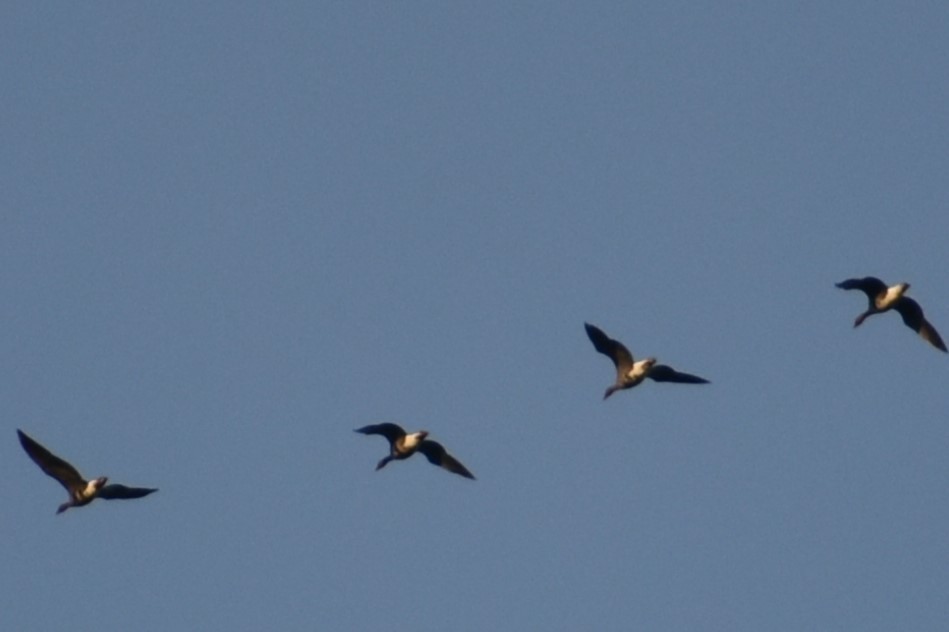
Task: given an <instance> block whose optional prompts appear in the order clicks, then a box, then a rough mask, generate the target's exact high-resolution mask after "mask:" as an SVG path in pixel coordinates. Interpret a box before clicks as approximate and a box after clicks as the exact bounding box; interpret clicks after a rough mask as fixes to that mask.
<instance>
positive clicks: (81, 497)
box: [16, 428, 158, 514]
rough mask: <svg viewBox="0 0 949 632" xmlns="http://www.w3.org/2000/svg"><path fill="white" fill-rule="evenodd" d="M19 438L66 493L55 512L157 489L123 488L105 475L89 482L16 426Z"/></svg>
mask: <svg viewBox="0 0 949 632" xmlns="http://www.w3.org/2000/svg"><path fill="white" fill-rule="evenodd" d="M16 433H17V435H18V436H19V437H20V445H22V446H23V449H24V450H26V453H27V454H28V455H29V457H30V458H31V459H33V462H34V463H36V464H37V465H39V466H40V469H41V470H43V471H44V472H46V473H47V474H48V475H49V476H51V477H53V478H55V479H56V480H57V481H59V484H60V485H62V486H63V487H65V488H66V491H67V492H69V500H68V501H66V502H64V503H63V504H62V505H60V506H59V509H58V510H57V511H56V513H58V514H61V513H63V512H64V511H66V510H67V509H69V508H70V507H82V506H83V505H88V504H89V503H91V502H92V501H93V500H95V499H96V498H104V499H105V500H116V499H120V500H126V499H129V498H141V497H142V496H148V495H149V494H151V493H152V492H157V491H158V490H157V489H150V488H145V487H126V486H125V485H117V484H115V483H113V484H112V485H106V482H107V481H108V480H109V479H108V478H107V477H105V476H100V477H99V478H94V479H92V480H91V481H87V480H86V479H84V478H83V477H82V476H81V475H80V474H79V472H78V471H77V470H76V468H74V467H73V466H72V465H70V464H69V463H67V462H66V461H64V460H63V459H61V458H59V457H58V456H56V455H55V454H53V453H52V452H50V451H49V450H47V449H46V448H44V447H43V446H41V445H40V444H39V443H37V442H36V441H35V440H34V439H32V438H31V437H30V436H29V435H27V434H26V433H25V432H23V431H22V430H20V429H19V428H18V429H17V431H16Z"/></svg>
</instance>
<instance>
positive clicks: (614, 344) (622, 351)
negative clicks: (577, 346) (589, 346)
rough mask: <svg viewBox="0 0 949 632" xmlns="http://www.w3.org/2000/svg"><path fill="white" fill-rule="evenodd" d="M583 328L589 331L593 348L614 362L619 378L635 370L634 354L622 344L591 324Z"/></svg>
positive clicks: (586, 324) (584, 324)
mask: <svg viewBox="0 0 949 632" xmlns="http://www.w3.org/2000/svg"><path fill="white" fill-rule="evenodd" d="M583 327H584V328H585V329H586V330H587V337H589V338H590V342H592V343H593V348H594V349H596V350H597V351H599V352H600V353H602V354H603V355H605V356H607V357H608V358H609V359H610V360H612V361H613V364H614V365H615V366H616V374H617V375H618V376H624V375H626V374H627V373H628V372H629V370H630V369H631V368H633V354H632V353H630V352H629V349H627V348H626V347H625V346H624V345H623V343H622V342H620V341H618V340H613V339H612V338H610V337H609V336H607V335H606V334H605V333H603V330H602V329H600V328H599V327H596V326H594V325H591V324H590V323H583Z"/></svg>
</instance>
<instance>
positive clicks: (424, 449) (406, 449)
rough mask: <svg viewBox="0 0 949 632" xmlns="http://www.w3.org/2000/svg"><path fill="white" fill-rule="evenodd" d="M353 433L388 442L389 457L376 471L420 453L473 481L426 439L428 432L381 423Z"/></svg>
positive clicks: (445, 454)
mask: <svg viewBox="0 0 949 632" xmlns="http://www.w3.org/2000/svg"><path fill="white" fill-rule="evenodd" d="M355 432H360V433H362V434H365V435H382V436H383V437H385V438H386V440H388V442H389V455H388V456H386V457H384V458H383V459H382V460H381V461H379V463H378V464H377V465H376V469H377V470H381V469H382V468H384V467H385V466H386V465H387V464H388V463H389V461H401V460H403V459H407V458H409V457H410V456H412V455H413V454H415V453H416V452H421V453H422V454H423V455H425V458H426V459H428V462H429V463H431V464H433V465H437V466H439V467H441V468H444V469H446V470H448V471H449V472H454V473H455V474H458V475H460V476H464V477H465V478H470V479H474V475H473V474H472V473H471V472H469V471H468V468H466V467H465V466H464V465H462V464H461V462H460V461H459V460H458V459H456V458H455V457H453V456H452V455H450V454H448V452H447V451H446V450H445V448H444V447H443V446H442V444H440V443H438V442H437V441H432V440H431V439H426V437H427V436H428V432H427V431H425V430H420V431H418V432H412V433H406V432H405V430H403V428H402V426H400V425H398V424H393V423H383V424H374V425H370V426H363V427H362V428H357V429H356V430H355Z"/></svg>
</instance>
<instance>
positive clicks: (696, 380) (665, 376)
mask: <svg viewBox="0 0 949 632" xmlns="http://www.w3.org/2000/svg"><path fill="white" fill-rule="evenodd" d="M647 377H649V378H650V379H652V380H654V381H656V382H678V383H679V384H708V383H709V381H708V380H706V379H705V378H704V377H699V376H698V375H692V374H691V373H680V372H679V371H676V370H675V369H673V368H672V367H671V366H667V365H665V364H655V365H653V367H652V368H651V369H650V370H649V373H648V375H647Z"/></svg>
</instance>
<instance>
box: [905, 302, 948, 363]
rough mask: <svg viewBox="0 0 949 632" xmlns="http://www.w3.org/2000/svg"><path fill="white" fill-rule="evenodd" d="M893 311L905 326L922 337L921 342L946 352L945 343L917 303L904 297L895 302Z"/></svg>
mask: <svg viewBox="0 0 949 632" xmlns="http://www.w3.org/2000/svg"><path fill="white" fill-rule="evenodd" d="M893 309H895V310H896V311H898V312H899V313H900V316H901V317H902V318H903V322H904V323H906V326H907V327H909V328H910V329H912V330H913V331H915V332H916V333H918V334H919V335H920V336H922V337H923V340H925V341H926V342H928V343H929V344H931V345H932V346H934V347H936V348H937V349H939V350H941V351H946V343H944V342H943V341H942V337H941V336H940V335H939V332H938V331H936V328H935V327H933V326H932V325H931V324H930V323H929V321H928V320H926V317H925V316H923V308H922V307H920V306H919V303H917V302H916V301H914V300H913V299H911V298H909V297H908V296H904V297H903V298H901V299H900V300H898V301H897V302H896V305H894V306H893Z"/></svg>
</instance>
